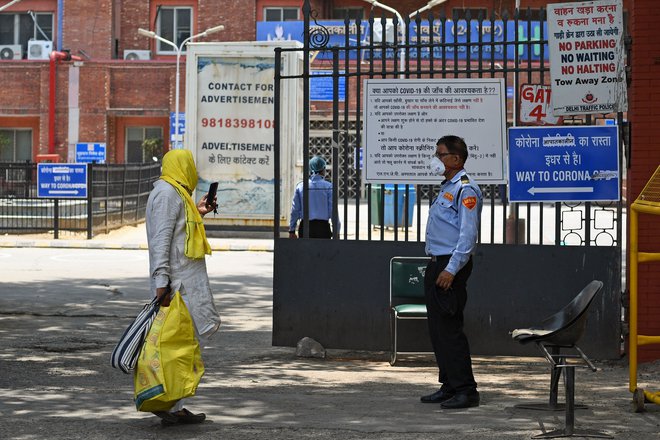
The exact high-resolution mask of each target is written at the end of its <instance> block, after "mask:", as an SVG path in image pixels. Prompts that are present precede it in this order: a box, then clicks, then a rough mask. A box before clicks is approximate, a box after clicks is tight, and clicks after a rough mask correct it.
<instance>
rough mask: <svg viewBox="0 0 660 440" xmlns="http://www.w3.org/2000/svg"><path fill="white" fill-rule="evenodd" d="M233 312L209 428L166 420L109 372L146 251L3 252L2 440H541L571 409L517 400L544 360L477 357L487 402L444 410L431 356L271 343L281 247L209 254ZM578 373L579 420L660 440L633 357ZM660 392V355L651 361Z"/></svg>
mask: <svg viewBox="0 0 660 440" xmlns="http://www.w3.org/2000/svg"><path fill="white" fill-rule="evenodd" d="M208 265H209V272H210V278H211V282H212V286H213V289H214V291H215V292H216V302H217V304H218V306H219V309H220V311H221V314H222V316H223V318H224V324H223V327H222V329H221V331H220V333H219V334H217V337H216V338H214V339H213V340H212V341H211V342H210V343H209V345H208V347H207V348H206V351H205V363H206V367H207V374H206V376H205V377H204V379H203V381H202V385H201V386H200V388H199V390H198V395H197V396H196V397H195V398H194V400H193V401H192V402H191V405H190V408H191V409H192V410H194V411H204V412H206V413H207V415H208V416H209V420H210V421H209V422H208V423H204V424H203V425H199V426H191V427H179V426H176V427H171V428H163V427H161V426H160V424H159V421H158V419H156V418H155V417H153V416H151V415H150V414H145V413H138V412H136V411H135V410H134V407H133V406H132V400H131V399H132V385H131V377H130V376H128V375H124V374H122V373H120V372H119V371H117V370H113V369H112V368H111V367H110V366H109V362H108V358H109V354H110V351H111V350H112V348H113V346H114V343H115V342H116V339H117V337H118V336H119V334H120V333H121V331H122V330H123V328H124V327H125V326H126V325H127V324H128V323H129V321H130V318H131V317H132V316H133V315H134V314H135V313H136V312H137V310H138V309H139V308H140V307H141V305H142V304H143V303H145V302H146V301H147V299H148V297H149V292H148V283H147V277H146V274H147V254H146V252H145V251H141V250H93V249H48V248H46V249H30V248H16V249H15V248H1V249H0V280H2V282H1V284H0V341H1V344H0V439H20V440H28V439H30V440H32V439H113V440H114V439H117V440H123V439H131V440H132V439H156V438H158V439H161V438H165V439H179V438H181V439H183V438H186V439H187V438H195V439H218V438H225V439H254V438H270V439H275V440H279V439H291V438H301V439H321V438H335V439H431V438H433V439H436V438H464V439H475V440H476V439H480V440H482V439H498V440H500V439H528V438H530V437H531V436H532V435H535V434H538V433H540V432H542V431H543V430H551V429H555V428H556V427H561V426H562V425H563V423H564V419H563V413H534V412H529V411H520V410H516V409H514V408H513V405H514V404H515V403H519V402H521V401H523V400H529V399H537V400H541V399H545V398H546V396H547V392H546V389H547V387H548V376H549V375H548V371H547V367H546V365H545V364H544V363H543V362H542V361H541V360H540V359H519V358H494V357H488V358H476V359H475V375H476V377H477V380H478V381H479V384H480V390H481V392H482V402H483V404H482V406H480V407H479V408H473V409H470V410H459V411H442V410H441V409H440V408H438V407H437V406H436V405H424V404H421V403H419V401H418V396H420V395H421V394H424V393H427V392H429V391H432V390H433V386H434V385H433V383H434V380H435V376H436V371H435V369H434V367H433V363H432V362H431V359H430V358H429V357H428V356H420V357H416V358H409V359H408V360H404V361H403V362H401V363H400V364H397V366H396V367H390V366H389V364H388V363H387V362H386V359H387V354H386V353H362V352H346V351H336V350H334V351H330V352H329V358H328V359H325V360H317V359H300V358H296V357H295V355H294V350H293V349H291V348H286V347H272V346H271V321H272V320H271V313H272V308H271V307H272V253H270V252H216V253H214V255H213V256H212V257H211V258H210V259H209V261H208ZM598 366H599V367H600V371H598V372H596V373H591V372H588V371H586V370H578V372H577V390H576V396H577V400H579V401H586V402H587V403H589V405H590V409H589V410H581V411H577V412H576V426H577V427H584V428H598V429H603V430H605V431H607V432H608V433H610V434H613V435H614V436H615V438H617V439H650V438H660V436H659V435H658V433H660V410H659V409H658V408H659V407H657V406H651V407H649V411H648V412H646V413H644V414H634V413H632V412H631V411H630V394H629V393H628V391H627V370H626V364H625V362H608V363H599V364H598ZM640 383H642V384H644V383H650V384H652V385H656V386H659V387H660V363H655V364H646V365H644V366H643V368H641V369H640Z"/></svg>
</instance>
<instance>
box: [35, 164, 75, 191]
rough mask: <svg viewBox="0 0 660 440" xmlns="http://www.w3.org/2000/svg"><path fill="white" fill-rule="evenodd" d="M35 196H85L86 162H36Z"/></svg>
mask: <svg viewBox="0 0 660 440" xmlns="http://www.w3.org/2000/svg"><path fill="white" fill-rule="evenodd" d="M37 197H46V198H51V199H74V198H75V199H79V198H87V164H84V163H40V164H37Z"/></svg>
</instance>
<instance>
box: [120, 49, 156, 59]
mask: <svg viewBox="0 0 660 440" xmlns="http://www.w3.org/2000/svg"><path fill="white" fill-rule="evenodd" d="M124 59H125V60H150V59H151V51H150V50H136V49H126V50H125V51H124Z"/></svg>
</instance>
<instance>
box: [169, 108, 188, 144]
mask: <svg viewBox="0 0 660 440" xmlns="http://www.w3.org/2000/svg"><path fill="white" fill-rule="evenodd" d="M176 122H177V121H176V112H170V140H171V141H180V140H181V136H183V135H184V134H185V133H186V114H185V113H183V112H179V129H178V130H177V127H176Z"/></svg>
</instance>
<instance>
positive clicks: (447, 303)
mask: <svg viewBox="0 0 660 440" xmlns="http://www.w3.org/2000/svg"><path fill="white" fill-rule="evenodd" d="M449 258H450V256H449V255H443V256H439V257H436V258H435V259H436V261H431V262H429V264H428V266H427V267H426V273H425V274H424V290H425V295H426V309H427V311H428V324H429V333H430V335H431V343H432V344H433V351H434V352H435V360H436V362H437V364H438V369H439V382H440V383H441V384H442V387H441V388H442V389H443V390H445V391H448V392H456V393H470V392H473V391H475V390H476V389H477V383H476V382H475V380H474V375H473V374H472V359H471V358H470V345H469V343H468V340H467V337H466V336H465V333H463V310H464V309H465V303H466V302H467V280H468V278H469V277H470V274H471V273H472V258H470V260H469V261H468V262H467V264H466V265H465V266H464V267H463V268H462V269H461V270H460V271H458V273H457V274H456V276H455V277H454V282H453V283H452V287H451V288H450V289H449V290H442V289H441V288H439V287H438V286H436V284H435V280H436V279H437V278H438V275H439V274H440V272H442V270H443V269H444V268H445V267H446V266H447V263H448V262H449Z"/></svg>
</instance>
